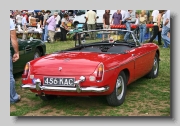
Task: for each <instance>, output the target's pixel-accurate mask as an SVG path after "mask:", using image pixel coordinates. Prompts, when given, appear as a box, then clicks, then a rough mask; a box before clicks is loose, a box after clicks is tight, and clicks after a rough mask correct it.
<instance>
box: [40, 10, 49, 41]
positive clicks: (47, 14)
mask: <svg viewBox="0 0 180 126" xmlns="http://www.w3.org/2000/svg"><path fill="white" fill-rule="evenodd" d="M50 13H51V11H50V10H47V11H46V13H45V15H44V19H43V27H42V28H43V29H44V30H43V34H44V35H43V36H44V42H47V40H48V25H47V23H46V21H47V20H48V18H49V15H50Z"/></svg>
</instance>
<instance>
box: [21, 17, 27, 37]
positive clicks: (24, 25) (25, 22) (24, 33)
mask: <svg viewBox="0 0 180 126" xmlns="http://www.w3.org/2000/svg"><path fill="white" fill-rule="evenodd" d="M26 25H27V21H26V16H24V17H23V19H22V28H23V36H22V39H23V40H26V30H27V27H26Z"/></svg>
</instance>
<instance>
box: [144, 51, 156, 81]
mask: <svg viewBox="0 0 180 126" xmlns="http://www.w3.org/2000/svg"><path fill="white" fill-rule="evenodd" d="M158 73H159V57H158V54H157V53H156V55H155V57H154V63H153V67H152V69H151V71H150V72H149V73H148V74H147V75H146V77H147V78H156V77H157V76H158Z"/></svg>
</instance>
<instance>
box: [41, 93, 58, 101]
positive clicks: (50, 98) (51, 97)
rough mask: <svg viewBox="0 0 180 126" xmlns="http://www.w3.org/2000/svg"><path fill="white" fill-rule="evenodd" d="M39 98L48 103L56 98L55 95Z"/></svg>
mask: <svg viewBox="0 0 180 126" xmlns="http://www.w3.org/2000/svg"><path fill="white" fill-rule="evenodd" d="M39 97H40V98H41V99H42V100H43V101H49V100H53V99H55V98H56V97H57V96H56V95H47V94H46V95H39Z"/></svg>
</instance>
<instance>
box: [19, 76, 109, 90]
mask: <svg viewBox="0 0 180 126" xmlns="http://www.w3.org/2000/svg"><path fill="white" fill-rule="evenodd" d="M83 81H85V77H84V76H81V77H80V79H79V80H76V81H75V82H74V84H75V87H50V86H41V81H40V79H37V80H36V82H35V84H22V85H21V88H29V89H36V90H41V91H64V92H78V93H80V92H105V91H107V90H109V87H108V86H106V87H81V86H80V84H81V82H83Z"/></svg>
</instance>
